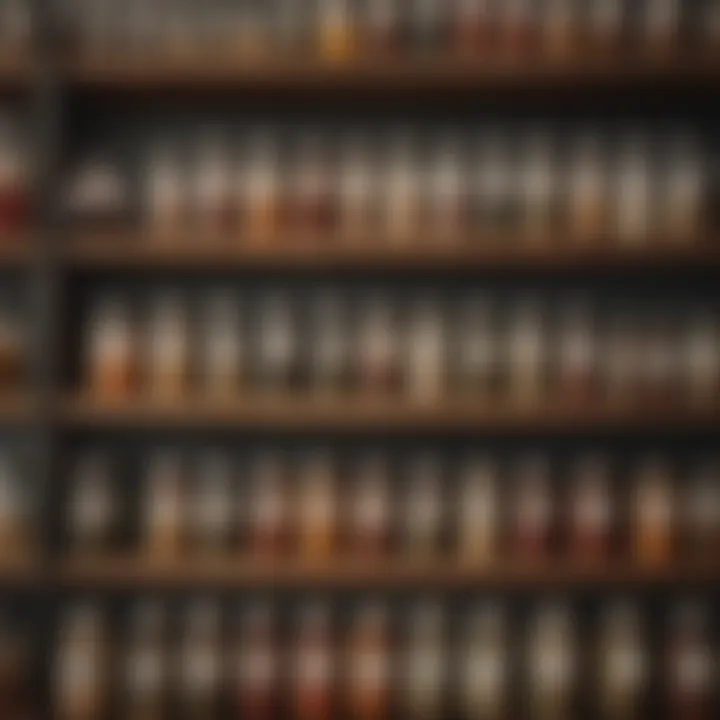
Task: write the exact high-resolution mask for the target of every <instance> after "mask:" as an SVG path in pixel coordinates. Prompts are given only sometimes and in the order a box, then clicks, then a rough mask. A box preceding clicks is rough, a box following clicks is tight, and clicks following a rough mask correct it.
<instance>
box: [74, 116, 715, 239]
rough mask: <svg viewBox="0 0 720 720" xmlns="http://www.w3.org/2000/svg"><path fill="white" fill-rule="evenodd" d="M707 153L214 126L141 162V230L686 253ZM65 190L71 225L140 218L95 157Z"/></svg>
mask: <svg viewBox="0 0 720 720" xmlns="http://www.w3.org/2000/svg"><path fill="white" fill-rule="evenodd" d="M702 145H703V143H702V142H701V141H700V139H699V138H698V137H696V136H695V135H694V134H693V133H691V132H688V131H675V132H670V133H664V134H655V135H654V136H651V135H650V134H649V133H648V132H647V131H642V130H638V131H625V132H623V133H621V134H619V135H618V134H616V133H611V132H605V133H603V132H600V131H598V130H597V129H586V130H584V131H581V132H577V131H573V130H567V129H566V130H565V131H563V132H560V131H555V130H551V129H549V128H541V127H529V128H526V129H524V130H518V131H516V132H512V131H510V132H508V131H507V130H506V129H504V130H503V129H501V128H499V127H498V128H494V129H493V128H491V127H487V128H484V129H482V130H479V131H476V132H471V133H468V132H467V131H464V130H461V129H457V128H456V129H444V130H440V131H435V132H431V133H419V132H415V131H413V130H411V129H409V128H404V129H399V128H395V129H392V130H390V131H388V132H382V131H378V130H375V131H363V130H357V129H356V130H348V131H346V132H344V133H337V132H333V131H330V130H328V129H327V128H326V129H325V130H323V129H322V128H315V129H306V130H301V131H297V130H296V131H294V132H292V133H284V132H283V131H281V130H280V129H279V128H277V127H276V128H274V129H273V127H271V126H264V127H263V126H258V127H256V128H254V129H248V130H247V131H246V133H244V135H243V137H242V138H241V139H240V140H239V141H238V140H237V139H235V137H234V133H232V132H231V131H230V130H229V129H225V130H222V129H217V128H216V129H215V130H206V131H205V132H204V133H203V132H202V131H199V132H195V133H194V134H193V133H190V134H188V135H187V137H185V138H182V137H178V138H176V139H175V140H172V139H171V140H168V139H167V136H166V135H164V136H163V138H162V139H157V140H156V141H154V142H152V143H150V144H148V145H147V146H146V147H145V148H144V149H143V151H142V152H143V156H142V157H141V159H140V170H141V183H140V195H141V197H140V206H141V212H142V216H143V225H144V226H145V229H146V230H147V231H148V232H149V233H150V234H151V235H152V236H153V237H156V238H159V239H161V240H163V241H165V242H168V240H167V238H168V237H169V238H173V237H177V236H180V237H187V236H188V235H190V237H192V236H193V234H195V233H197V234H198V239H197V242H200V241H201V239H203V240H204V239H205V237H206V236H211V237H212V236H222V235H229V234H232V233H235V234H242V235H245V236H247V237H248V238H250V239H252V240H253V241H255V242H264V243H270V242H272V241H275V242H276V243H277V242H280V241H283V237H282V235H283V233H286V234H287V233H290V234H291V235H293V234H295V235H300V236H301V237H302V236H307V239H308V240H311V239H313V238H315V236H317V235H319V236H321V237H332V238H333V239H337V240H341V241H343V242H352V241H353V240H355V242H362V243H363V244H366V243H368V242H373V240H372V238H373V237H374V236H377V237H378V238H379V240H378V242H382V243H384V244H387V245H389V246H393V245H400V246H402V245H408V244H422V243H423V242H425V243H428V242H429V243H433V244H449V243H452V242H457V241H458V240H465V241H467V240H469V237H468V236H472V239H473V242H476V243H477V242H483V241H485V242H487V241H492V240H497V239H498V237H497V236H500V237H503V236H508V237H509V239H513V240H518V241H520V240H523V239H524V240H527V241H533V242H543V241H544V242H551V241H552V239H553V236H557V237H561V238H567V239H570V240H573V241H575V242H577V243H578V244H581V243H583V242H586V243H587V242H593V241H596V242H597V241H600V240H604V241H608V239H609V240H612V241H614V242H617V243H619V244H622V245H630V246H633V245H642V244H644V243H650V242H657V243H667V242H673V241H674V242H680V243H682V242H686V243H687V242H691V241H692V240H693V239H695V238H697V236H698V235H700V234H701V233H702V232H703V231H704V230H706V229H707V228H708V226H712V225H713V223H714V220H715V218H713V217H711V213H710V209H711V208H712V206H713V205H712V201H713V198H712V195H713V192H714V191H713V189H712V187H711V182H710V176H711V175H710V173H711V168H710V162H709V161H708V156H707V149H706V148H703V147H702ZM67 188H68V189H67V193H66V194H67V197H66V199H65V203H66V206H67V209H68V213H69V214H70V215H71V216H72V217H74V218H77V219H78V221H83V222H85V223H90V222H94V223H97V224H102V223H105V224H108V223H118V222H123V221H124V222H130V221H131V218H132V217H133V216H134V214H135V212H136V211H135V200H134V198H131V192H130V181H129V180H128V179H127V177H126V175H125V174H124V172H123V171H122V170H121V169H120V167H119V166H117V165H116V164H115V163H113V162H112V161H110V160H108V159H107V158H103V157H102V154H98V155H97V156H92V155H91V156H90V157H87V158H85V159H84V160H82V161H81V162H79V164H78V165H77V167H75V168H74V170H73V171H72V172H70V179H69V181H68V184H67ZM485 234H487V236H488V237H487V239H485V238H484V237H483V236H484V235H485ZM285 241H286V242H287V240H285Z"/></svg>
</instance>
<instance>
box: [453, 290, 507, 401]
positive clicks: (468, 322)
mask: <svg viewBox="0 0 720 720" xmlns="http://www.w3.org/2000/svg"><path fill="white" fill-rule="evenodd" d="M453 317H454V320H455V322H454V337H453V342H452V344H451V348H452V359H451V362H452V365H453V375H454V385H455V389H456V391H457V392H458V394H459V395H460V396H462V397H465V396H467V395H479V396H480V397H483V398H487V397H488V396H490V395H493V394H494V393H495V392H497V390H498V389H499V385H500V377H499V376H500V369H501V367H502V363H501V362H500V361H501V356H500V347H499V345H500V343H499V338H498V331H497V327H496V325H495V322H494V318H493V307H492V304H491V302H490V301H489V300H487V299H486V298H484V297H481V296H475V297H468V298H466V299H464V300H463V301H462V304H461V306H460V307H459V308H458V309H457V312H455V313H453Z"/></svg>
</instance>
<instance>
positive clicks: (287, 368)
mask: <svg viewBox="0 0 720 720" xmlns="http://www.w3.org/2000/svg"><path fill="white" fill-rule="evenodd" d="M257 317H258V326H257V328H256V330H257V333H258V336H257V345H256V348H257V357H256V363H257V364H256V373H257V381H258V382H257V385H258V389H260V390H263V391H265V392H269V393H284V392H287V391H289V390H291V389H293V388H294V387H295V385H296V384H297V381H298V380H299V378H298V359H299V358H298V334H297V328H296V325H295V321H296V318H295V315H294V313H293V308H292V304H291V300H290V298H289V297H288V296H287V295H286V294H283V293H275V294H272V295H266V296H265V297H263V298H261V299H260V303H259V307H258V308H257Z"/></svg>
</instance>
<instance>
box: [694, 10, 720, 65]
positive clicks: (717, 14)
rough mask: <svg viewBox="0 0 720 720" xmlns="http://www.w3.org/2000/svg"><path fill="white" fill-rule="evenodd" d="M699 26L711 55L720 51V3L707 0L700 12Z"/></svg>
mask: <svg viewBox="0 0 720 720" xmlns="http://www.w3.org/2000/svg"><path fill="white" fill-rule="evenodd" d="M699 14H700V20H699V26H700V28H702V29H701V30H700V34H701V35H702V41H703V43H704V45H705V47H706V48H707V50H709V51H710V52H711V53H713V54H715V53H717V51H718V50H720V3H718V2H717V0H705V2H704V3H703V4H702V8H701V11H700V13H699Z"/></svg>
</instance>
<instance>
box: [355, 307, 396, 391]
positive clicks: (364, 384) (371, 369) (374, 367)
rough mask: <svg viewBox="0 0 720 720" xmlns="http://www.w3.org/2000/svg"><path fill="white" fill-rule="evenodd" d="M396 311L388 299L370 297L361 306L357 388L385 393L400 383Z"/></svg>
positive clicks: (358, 329) (357, 337)
mask: <svg viewBox="0 0 720 720" xmlns="http://www.w3.org/2000/svg"><path fill="white" fill-rule="evenodd" d="M397 330H398V329H397V324H396V315H395V309H394V307H393V305H392V303H391V300H390V299H389V298H388V297H386V296H383V295H379V294H373V295H370V296H369V297H367V298H365V299H364V300H363V301H362V303H361V305H360V316H359V318H358V325H357V336H356V343H357V349H356V353H357V362H358V368H357V382H358V389H359V390H360V391H362V392H367V393H372V394H388V393H391V392H392V391H393V390H395V389H396V388H397V386H398V384H399V380H400V357H399V349H400V348H399V343H398V337H397V335H398V332H397Z"/></svg>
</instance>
